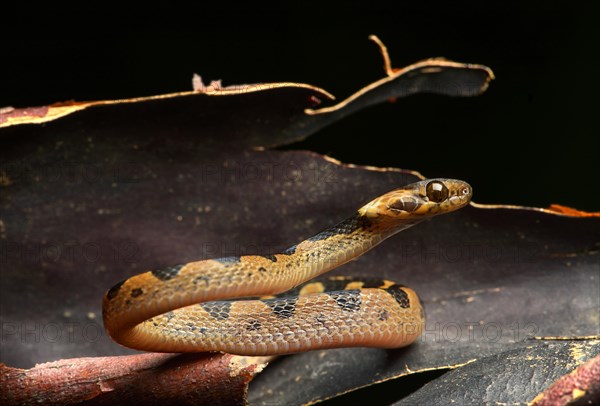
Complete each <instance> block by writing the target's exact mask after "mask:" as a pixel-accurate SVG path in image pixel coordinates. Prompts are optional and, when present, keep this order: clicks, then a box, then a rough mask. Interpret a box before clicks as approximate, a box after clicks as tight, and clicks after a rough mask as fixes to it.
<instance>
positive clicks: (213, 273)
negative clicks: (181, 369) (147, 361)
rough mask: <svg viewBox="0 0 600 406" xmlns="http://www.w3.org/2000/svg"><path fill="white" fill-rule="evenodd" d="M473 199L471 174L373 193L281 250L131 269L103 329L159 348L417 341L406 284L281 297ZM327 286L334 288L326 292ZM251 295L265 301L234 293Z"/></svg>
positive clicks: (416, 311) (312, 287) (356, 285)
mask: <svg viewBox="0 0 600 406" xmlns="http://www.w3.org/2000/svg"><path fill="white" fill-rule="evenodd" d="M471 196H472V189H471V187H470V186H469V185H468V184H467V183H465V182H463V181H459V180H453V179H431V180H424V181H419V182H416V183H413V184H410V185H407V186H404V187H401V188H399V189H395V190H392V191H391V192H388V193H386V194H384V195H382V196H380V197H378V198H376V199H374V200H372V201H371V202H369V203H367V204H366V205H364V206H363V207H361V208H360V209H359V210H358V211H357V212H356V213H354V214H353V215H352V216H350V217H349V218H347V219H346V220H344V221H342V222H340V223H338V224H336V225H334V226H332V227H330V228H328V229H326V230H324V231H322V232H320V233H318V234H316V235H314V236H313V237H310V238H308V239H306V240H304V241H302V242H300V243H299V244H297V245H294V246H292V247H290V248H288V249H286V250H284V251H282V252H280V253H277V254H274V255H245V256H240V257H226V258H219V259H208V260H202V261H197V262H189V263H186V264H182V265H177V266H173V267H170V268H165V269H160V270H155V271H149V272H145V273H142V274H139V275H135V276H132V277H130V278H129V279H126V280H124V281H122V282H120V283H118V284H117V285H115V286H113V287H112V288H111V289H110V290H109V291H108V292H107V293H106V294H105V295H104V301H103V317H104V326H105V328H106V330H107V331H108V334H109V335H110V336H111V337H112V338H113V339H114V340H115V341H116V342H118V343H120V344H122V345H124V346H127V347H131V348H135V349H138V350H146V351H159V352H200V351H223V352H227V353H231V354H239V355H278V354H288V353H294V352H302V351H309V350H314V349H324V348H337V347H357V346H362V347H380V348H397V347H402V346H405V345H409V344H411V343H412V342H413V341H414V340H416V338H417V337H419V335H420V334H421V332H422V329H423V326H424V322H425V320H424V313H423V309H422V307H421V304H420V301H419V298H418V296H417V294H416V293H415V292H414V291H413V290H411V289H409V288H407V287H405V286H402V285H398V284H395V283H393V282H390V281H384V280H379V281H378V280H366V279H365V280H361V279H347V278H333V279H332V280H330V282H328V283H325V286H324V285H323V283H320V282H313V283H307V284H305V285H303V286H302V287H300V288H298V289H296V290H295V291H293V292H291V293H288V296H274V295H278V294H281V293H283V292H286V291H288V290H290V289H292V288H294V287H297V286H298V285H300V284H301V283H303V282H306V281H309V280H310V279H312V278H314V277H316V276H318V275H321V274H323V273H325V272H327V271H329V270H331V269H333V268H336V267H338V266H339V265H341V264H343V263H345V262H348V261H350V260H351V259H354V258H356V257H358V256H359V255H362V254H363V253H365V252H366V251H368V250H370V249H371V248H373V247H374V246H376V245H377V244H379V243H380V242H382V241H383V240H385V239H386V238H388V237H390V236H391V235H393V234H395V233H397V232H399V231H401V230H404V229H406V228H408V227H411V226H413V225H415V224H417V223H419V222H421V221H423V220H426V219H429V218H431V217H434V216H437V215H440V214H445V213H449V212H452V211H454V210H457V209H459V208H461V207H464V206H465V205H467V204H468V203H469V201H470V200H471ZM328 284H329V285H333V289H335V290H333V291H332V290H329V291H324V292H323V290H324V289H323V288H324V287H325V288H327V286H326V285H328ZM343 288H345V289H346V290H340V289H343ZM265 295H269V296H270V298H265V297H263V296H265ZM249 297H260V298H259V299H245V300H231V299H236V298H238V299H239V298H249Z"/></svg>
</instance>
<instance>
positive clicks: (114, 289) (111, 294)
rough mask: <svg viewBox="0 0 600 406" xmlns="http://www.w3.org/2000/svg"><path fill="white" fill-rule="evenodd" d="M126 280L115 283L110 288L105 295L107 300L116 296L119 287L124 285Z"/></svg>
mask: <svg viewBox="0 0 600 406" xmlns="http://www.w3.org/2000/svg"><path fill="white" fill-rule="evenodd" d="M126 280H127V279H124V280H122V281H121V282H119V283H117V284H116V285H115V286H113V287H112V288H110V290H109V291H108V292H107V293H106V297H107V298H108V300H111V299H113V298H114V297H115V296H117V294H118V293H119V289H121V286H123V284H124V283H125V281H126Z"/></svg>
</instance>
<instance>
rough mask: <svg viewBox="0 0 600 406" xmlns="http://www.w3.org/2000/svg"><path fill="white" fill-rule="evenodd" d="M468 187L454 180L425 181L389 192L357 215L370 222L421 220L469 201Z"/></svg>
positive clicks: (464, 204)
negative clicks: (385, 219) (381, 220)
mask: <svg viewBox="0 0 600 406" xmlns="http://www.w3.org/2000/svg"><path fill="white" fill-rule="evenodd" d="M472 196H473V189H472V188H471V186H470V185H469V184H468V183H466V182H463V181H462V180H456V179H427V180H423V181H420V182H416V183H411V184H410V185H406V186H404V187H401V188H399V189H395V190H392V191H391V192H388V193H386V194H384V195H383V196H380V197H378V198H377V199H375V200H373V201H371V202H369V203H367V204H366V205H365V206H363V207H362V208H361V209H360V210H359V212H360V213H361V214H362V215H365V216H367V217H369V218H371V219H373V218H380V219H384V218H388V219H389V218H393V219H399V220H403V221H407V222H409V221H411V220H416V221H422V220H425V219H426V218H429V217H433V216H437V215H440V214H444V213H449V212H452V211H454V210H458V209H460V208H461V207H464V206H466V205H467V204H469V202H470V201H471V197H472Z"/></svg>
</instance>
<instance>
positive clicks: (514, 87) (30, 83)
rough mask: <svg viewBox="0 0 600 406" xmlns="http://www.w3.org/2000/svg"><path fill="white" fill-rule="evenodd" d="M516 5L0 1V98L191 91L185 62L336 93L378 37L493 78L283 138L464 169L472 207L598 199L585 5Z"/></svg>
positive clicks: (378, 67)
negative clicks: (468, 90) (485, 85)
mask: <svg viewBox="0 0 600 406" xmlns="http://www.w3.org/2000/svg"><path fill="white" fill-rule="evenodd" d="M523 3H524V4H505V3H504V2H482V1H478V2H446V3H445V4H444V5H439V4H434V3H430V2H422V3H419V4H418V5H417V4H412V3H409V2H345V3H340V4H339V5H337V6H332V5H325V4H320V3H311V2H299V3H298V4H296V5H288V4H284V5H277V6H275V5H271V6H268V7H267V6H257V5H256V4H254V3H248V4H246V3H245V2H240V3H233V2H229V3H227V7H225V6H223V7H222V8H215V7H208V6H207V5H204V4H201V3H200V4H199V3H195V4H183V5H179V6H178V5H174V4H173V3H171V4H170V5H167V4H166V3H165V4H161V5H158V6H154V5H149V4H146V5H145V6H144V7H143V8H142V7H135V8H134V7H129V6H126V5H125V4H123V5H121V6H119V7H109V6H105V8H102V9H100V8H97V7H95V6H93V5H90V4H88V3H85V4H84V3H81V5H80V6H78V7H79V8H78V9H73V8H70V9H68V10H59V9H57V8H56V7H54V6H52V5H46V6H44V7H46V8H45V9H40V8H38V7H39V6H36V7H33V6H27V7H21V9H19V10H17V9H9V8H8V7H6V6H3V12H2V14H3V16H2V27H1V29H2V38H3V41H2V46H1V48H0V49H1V53H0V55H2V56H1V61H2V63H1V64H0V65H1V66H0V106H9V105H10V106H14V107H25V106H39V105H44V104H49V103H53V102H58V101H66V100H80V101H84V100H99V99H119V98H126V97H136V96H144V95H154V94H161V93H169V92H176V91H182V90H188V89H190V87H191V77H192V74H193V73H194V72H196V73H199V74H201V75H202V77H203V78H204V79H205V82H206V81H210V80H213V79H222V80H223V84H224V85H230V84H241V83H259V82H277V81H294V82H304V83H310V84H313V85H316V86H319V87H322V88H324V89H326V90H327V91H329V92H331V93H333V94H334V95H335V96H336V97H337V98H338V100H342V99H343V98H345V97H347V96H349V95H350V94H352V93H353V92H355V91H356V90H358V89H359V88H361V87H362V86H364V85H366V84H368V83H370V82H372V81H374V80H377V79H379V78H381V77H382V76H383V70H382V61H381V58H380V56H379V53H378V50H377V48H376V47H375V45H374V44H373V43H371V42H370V41H368V40H367V37H368V35H369V34H377V35H378V36H379V37H380V38H381V39H382V40H383V41H384V42H385V43H386V44H387V46H388V49H389V51H390V54H391V57H392V62H393V64H394V66H396V67H402V66H404V65H407V64H410V63H413V62H415V61H418V60H420V59H424V58H428V57H435V56H444V57H447V58H449V59H452V60H456V61H459V62H470V63H480V64H484V65H487V66H489V67H491V68H492V69H493V70H494V73H495V75H496V80H494V81H493V82H492V83H491V85H490V88H489V90H488V91H487V92H486V93H485V94H484V95H483V96H481V97H475V98H448V97H442V96H434V95H419V96H413V97H410V98H407V99H401V100H398V101H397V102H396V103H386V104H383V105H378V106H374V107H371V108H369V109H368V110H366V111H363V112H360V113H358V114H356V115H354V116H351V117H348V118H347V119H345V120H344V121H342V122H339V123H337V124H334V125H332V126H330V127H328V128H326V129H324V130H323V131H321V132H320V133H318V134H314V135H313V136H311V137H310V138H308V139H307V140H305V141H303V142H300V143H296V144H294V145H290V146H287V147H285V148H286V149H311V150H314V151H317V152H321V153H325V154H328V155H331V156H333V157H335V158H338V159H340V160H342V161H344V162H352V163H357V164H369V165H377V166H395V167H401V168H406V169H412V170H418V171H420V172H421V173H423V174H424V175H426V176H428V177H438V176H439V177H457V178H461V179H465V180H467V181H469V182H470V183H471V184H472V185H473V187H474V190H475V201H477V202H480V203H506V204H522V205H530V206H540V207H545V206H547V205H549V204H551V203H559V204H564V205H570V206H573V207H576V208H579V209H584V210H589V211H597V210H599V209H600V187H599V185H600V182H598V180H597V179H596V178H597V175H598V168H599V164H598V160H599V159H600V158H599V157H598V155H599V151H600V148H599V145H598V144H599V142H598V139H597V135H598V129H597V128H598V124H597V116H598V103H597V92H596V89H597V87H598V86H597V83H596V82H597V78H596V76H597V73H598V69H597V67H596V63H595V54H597V53H598V41H597V39H598V35H597V29H595V28H594V26H593V23H595V21H593V14H592V12H591V10H589V9H587V8H586V7H587V6H585V5H584V4H585V3H584V2H581V4H578V3H575V2H568V3H567V2H564V3H562V4H557V5H549V4H546V3H545V2H542V1H535V2H523ZM525 3H526V4H525ZM12 7H15V6H14V5H13V6H12ZM590 7H591V6H590ZM588 8H589V7H588Z"/></svg>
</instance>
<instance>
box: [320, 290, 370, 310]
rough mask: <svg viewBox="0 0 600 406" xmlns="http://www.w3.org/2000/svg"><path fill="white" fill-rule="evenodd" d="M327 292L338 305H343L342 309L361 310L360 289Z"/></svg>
mask: <svg viewBox="0 0 600 406" xmlns="http://www.w3.org/2000/svg"><path fill="white" fill-rule="evenodd" d="M326 293H327V294H328V295H329V296H331V297H332V298H333V299H334V300H335V302H336V303H337V305H338V306H339V307H341V308H342V310H344V311H347V312H355V311H357V310H360V305H361V303H362V299H361V298H360V291H359V290H358V289H352V290H345V291H341V292H326Z"/></svg>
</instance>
